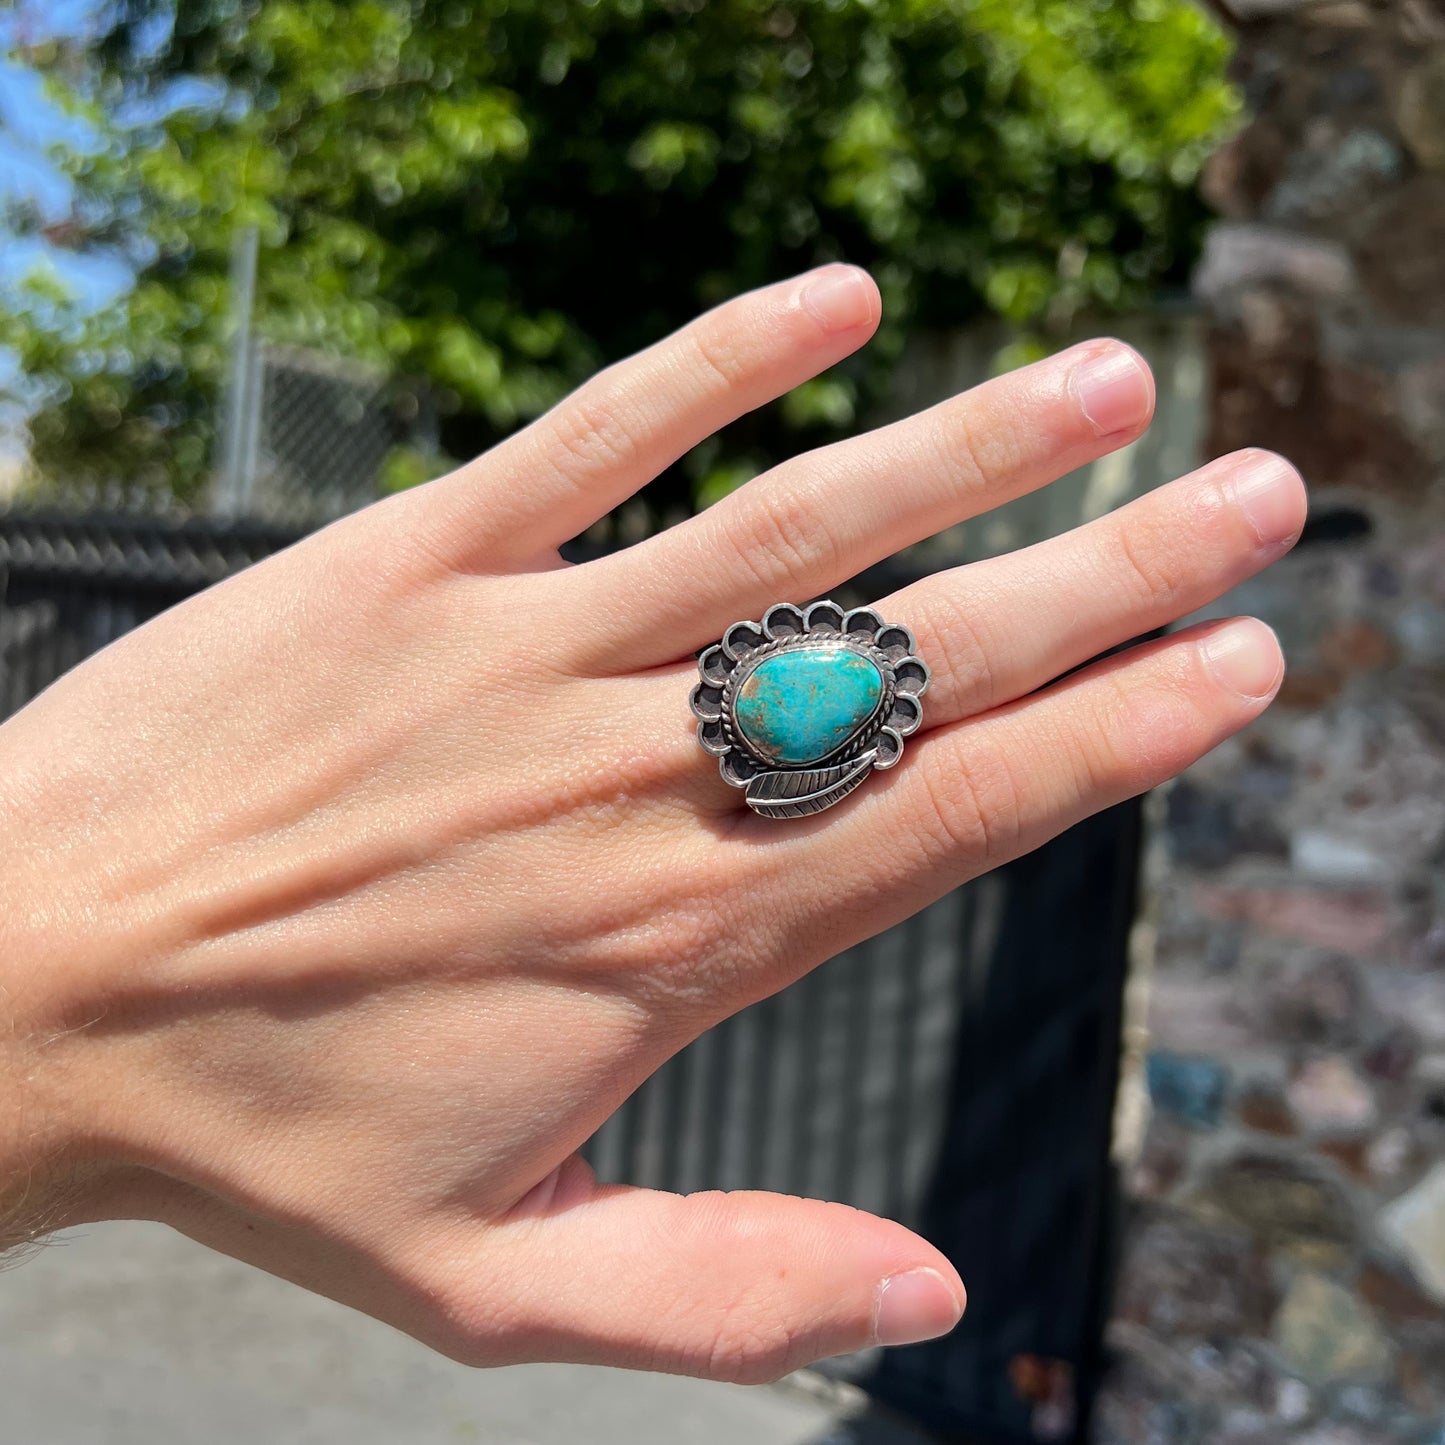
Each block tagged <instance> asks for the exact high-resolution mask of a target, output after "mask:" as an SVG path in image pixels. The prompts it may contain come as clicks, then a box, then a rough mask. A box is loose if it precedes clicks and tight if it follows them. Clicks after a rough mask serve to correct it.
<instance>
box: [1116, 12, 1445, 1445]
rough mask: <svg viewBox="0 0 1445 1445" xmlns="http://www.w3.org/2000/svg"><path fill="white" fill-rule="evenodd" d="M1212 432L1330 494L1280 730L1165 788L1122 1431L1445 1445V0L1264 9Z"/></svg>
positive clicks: (1240, 160) (1119, 1360) (1261, 732)
mask: <svg viewBox="0 0 1445 1445" xmlns="http://www.w3.org/2000/svg"><path fill="white" fill-rule="evenodd" d="M1231 11H1232V13H1231V15H1230V20H1231V23H1232V24H1234V25H1235V27H1236V29H1237V34H1238V40H1239V51H1238V56H1237V60H1236V68H1237V75H1238V78H1239V81H1240V83H1241V85H1242V87H1243V90H1244V93H1245V96H1246V99H1247V102H1248V105H1249V111H1250V116H1251V119H1250V120H1249V122H1248V124H1247V126H1246V128H1245V129H1244V130H1243V131H1242V133H1241V134H1240V135H1239V137H1238V138H1237V139H1236V140H1235V141H1234V142H1232V143H1231V144H1230V145H1229V146H1227V147H1226V148H1225V149H1224V150H1223V151H1222V152H1221V153H1220V154H1219V155H1218V156H1217V157H1216V158H1215V160H1214V162H1213V165H1212V167H1211V169H1210V171H1209V174H1208V178H1207V190H1208V194H1209V197H1210V199H1211V201H1212V202H1213V203H1214V205H1215V206H1216V207H1217V209H1218V211H1219V213H1220V215H1221V217H1222V219H1221V220H1220V221H1219V222H1218V223H1217V225H1216V227H1215V229H1214V231H1213V233H1212V235H1211V237H1210V240H1209V244H1208V246H1207V248H1206V253H1205V256H1204V258H1203V262H1202V264H1201V267H1200V270H1199V274H1198V291H1199V294H1200V297H1201V298H1202V300H1203V302H1204V304H1205V306H1206V309H1207V311H1208V313H1209V316H1210V318H1211V337H1210V342H1209V351H1210V356H1211V364H1212V372H1213V396H1212V407H1211V417H1210V448H1209V449H1210V450H1211V452H1220V451H1225V450H1229V449H1232V448H1234V447H1239V446H1246V445H1263V446H1270V447H1274V448H1276V449H1278V450H1280V451H1282V452H1284V453H1286V454H1287V455H1288V456H1290V457H1291V458H1292V459H1293V460H1294V461H1295V462H1296V463H1297V464H1298V465H1299V466H1300V467H1301V469H1302V471H1303V472H1304V474H1305V476H1306V478H1307V480H1308V481H1309V483H1310V485H1311V491H1312V504H1311V509H1312V510H1311V522H1310V526H1309V529H1308V531H1307V532H1306V535H1305V538H1304V539H1303V541H1302V543H1301V546H1300V547H1299V549H1298V550H1297V552H1296V553H1295V554H1294V555H1293V556H1292V557H1291V558H1289V559H1288V560H1287V561H1286V562H1284V563H1283V564H1282V565H1280V566H1279V567H1276V568H1274V569H1272V570H1271V572H1270V573H1269V574H1268V575H1267V576H1265V577H1263V578H1261V579H1259V580H1258V581H1256V582H1255V583H1252V584H1250V585H1248V586H1246V587H1244V588H1241V589H1240V590H1239V591H1238V592H1237V593H1236V594H1234V595H1233V596H1231V597H1230V598H1229V599H1227V600H1226V602H1225V603H1224V604H1222V605H1221V606H1220V607H1219V608H1217V609H1213V610H1214V611H1215V612H1216V613H1219V614H1223V613H1228V612H1235V611H1252V612H1256V613H1258V614H1259V615H1261V616H1263V617H1265V618H1266V619H1267V620H1269V621H1270V622H1271V623H1272V624H1274V625H1275V627H1276V628H1277V629H1278V631H1279V632H1280V634H1281V638H1282V640H1283V642H1284V645H1285V649H1286V652H1287V653H1288V656H1289V659H1290V672H1289V677H1288V680H1287V682H1286V684H1285V687H1284V691H1283V693H1282V695H1281V697H1280V700H1279V702H1278V704H1277V705H1276V706H1275V707H1274V708H1273V709H1271V710H1270V712H1269V713H1268V714H1267V715H1266V717H1265V718H1264V719H1262V720H1261V721H1260V722H1259V723H1258V724H1256V725H1255V726H1254V727H1252V728H1250V729H1249V730H1248V731H1247V732H1246V733H1245V734H1244V735H1242V736H1241V737H1239V738H1237V739H1236V740H1235V741H1234V742H1232V743H1231V744H1229V745H1228V746H1226V747H1225V748H1222V749H1220V750H1219V751H1218V752H1216V753H1215V754H1214V755H1213V756H1211V757H1210V758H1208V759H1206V760H1205V761H1204V762H1203V763H1201V764H1200V765H1199V766H1198V767H1196V768H1194V769H1193V770H1192V771H1191V772H1190V773H1189V774H1188V775H1187V776H1186V777H1185V778H1184V779H1182V780H1181V781H1180V782H1179V783H1178V784H1177V785H1176V786H1175V787H1174V788H1173V790H1172V791H1170V792H1169V793H1168V794H1167V795H1166V796H1165V797H1164V798H1163V799H1162V800H1161V802H1160V811H1161V814H1162V815H1163V816H1162V819H1161V827H1160V829H1159V833H1160V836H1161V839H1162V848H1161V852H1162V858H1161V859H1160V860H1159V866H1157V867H1156V869H1155V885H1154V889H1153V899H1152V908H1151V918H1152V927H1153V932H1154V935H1155V936H1154V939H1153V948H1152V954H1153V965H1152V976H1151V977H1150V978H1149V979H1148V980H1147V997H1148V1003H1147V1026H1148V1035H1147V1045H1146V1048H1147V1053H1146V1055H1145V1060H1146V1069H1145V1074H1146V1078H1147V1083H1148V1091H1149V1099H1150V1109H1149V1119H1148V1124H1147V1128H1146V1130H1145V1132H1144V1135H1143V1139H1142V1147H1141V1149H1140V1150H1139V1152H1138V1155H1137V1158H1136V1159H1135V1160H1134V1162H1133V1164H1132V1168H1131V1176H1130V1183H1131V1188H1132V1199H1131V1205H1130V1210H1129V1218H1128V1222H1127V1227H1126V1231H1125V1237H1124V1254H1123V1262H1122V1274H1121V1279H1120V1284H1119V1291H1118V1297H1117V1300H1116V1305H1115V1315H1114V1319H1113V1322H1112V1324H1111V1326H1110V1344H1111V1349H1112V1353H1113V1358H1114V1360H1115V1368H1114V1371H1113V1374H1112V1376H1111V1379H1110V1382H1109V1384H1108V1387H1107V1389H1106V1391H1105V1395H1104V1398H1103V1400H1102V1402H1101V1407H1100V1410H1099V1415H1098V1419H1097V1423H1096V1429H1095V1437H1096V1439H1098V1440H1101V1441H1108V1442H1118V1445H1136V1442H1137V1445H1143V1442H1150V1445H1196V1442H1199V1445H1204V1442H1210V1445H1213V1442H1221V1445H1222V1442H1238V1445H1245V1442H1250V1445H1253V1442H1261V1445H1262V1442H1265V1441H1301V1442H1306V1441H1307V1442H1309V1445H1355V1442H1358V1445H1374V1442H1381V1445H1383V1442H1419V1445H1424V1442H1431V1445H1445V876H1442V862H1445V4H1442V3H1440V0H1391V3H1380V4H1367V3H1363V0H1317V3H1314V4H1300V3H1297V0H1235V3H1234V4H1233V5H1232V7H1231Z"/></svg>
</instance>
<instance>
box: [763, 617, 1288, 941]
mask: <svg viewBox="0 0 1445 1445" xmlns="http://www.w3.org/2000/svg"><path fill="white" fill-rule="evenodd" d="M1283 677H1284V659H1283V657H1282V656H1281V654H1280V650H1279V644H1278V642H1277V641H1276V639H1275V636H1274V633H1273V632H1272V631H1271V630H1270V629H1269V628H1268V627H1267V626H1265V624H1264V623H1262V622H1259V621H1257V620H1256V619H1254V618H1248V617H1246V618H1236V619H1234V620H1232V621H1228V622H1223V623H1211V624H1206V625H1204V626H1200V627H1196V628H1191V629H1189V630H1187V631H1185V632H1181V633H1178V634H1176V635H1174V636H1172V637H1168V638H1164V639H1162V640H1160V641H1157V642H1150V643H1144V644H1142V645H1140V646H1138V647H1135V648H1132V649H1130V650H1129V651H1128V652H1125V653H1122V654H1119V655H1118V656H1115V657H1110V658H1108V659H1106V660H1104V661H1102V662H1098V663H1095V664H1094V665H1093V666H1092V667H1089V668H1086V669H1085V670H1083V671H1082V672H1079V673H1076V674H1074V675H1073V676H1071V677H1069V678H1067V679H1065V680H1063V681H1062V682H1058V683H1055V684H1054V685H1053V686H1052V687H1050V688H1048V689H1046V690H1045V691H1043V692H1040V693H1036V694H1034V695H1033V696H1031V697H1028V698H1024V699H1022V700H1021V701H1019V702H1016V703H1012V704H1010V705H1009V706H1007V707H1004V708H999V709H997V710H996V711H994V712H991V713H984V714H981V715H978V716H976V717H973V718H969V719H967V720H965V721H962V722H958V723H953V724H951V725H949V726H947V727H942V728H938V729H936V730H935V731H933V732H931V733H929V734H927V735H926V736H925V737H924V738H922V739H920V740H918V742H917V752H916V754H915V756H913V757H912V758H908V757H906V756H905V758H904V760H903V765H902V766H901V767H900V768H899V769H898V770H897V771H896V772H895V773H893V774H892V775H891V776H890V777H889V779H888V781H887V782H886V783H884V784H883V786H881V787H876V786H875V789H870V790H869V792H870V793H871V796H865V797H861V798H859V800H858V806H856V807H854V808H850V809H848V810H847V812H846V814H845V815H844V816H843V817H836V816H835V817H834V818H832V819H831V820H830V819H828V818H827V816H826V815H824V817H823V818H821V819H820V820H819V822H818V823H817V824H815V825H813V826H812V827H811V828H810V829H809V831H808V834H807V835H806V836H803V837H795V839H794V841H793V842H788V841H781V842H780V845H779V846H777V847H775V848H768V849H764V850H760V851H762V852H763V854H764V861H763V862H762V864H761V866H762V867H764V868H765V869H768V870H772V869H774V868H775V869H776V870H777V878H776V880H766V881H765V882H764V887H765V888H766V887H767V883H768V882H776V885H777V887H778V888H779V889H780V890H786V892H787V894H788V895H791V897H792V898H793V899H794V908H793V911H792V916H793V917H794V918H796V919H797V920H798V921H799V923H800V925H801V926H802V927H803V928H804V929H805V930H806V932H807V940H808V941H807V948H808V951H809V952H810V953H816V954H818V956H820V957H827V956H828V954H829V953H830V952H833V951H836V950H837V949H838V948H841V947H846V946H848V945H850V944H852V943H853V942H855V941H856V940H857V938H861V937H864V936H867V935H868V934H872V933H876V932H878V931H879V930H880V929H882V928H884V927H886V926H888V925H889V924H892V923H894V922H897V921H899V920H900V919H902V918H906V917H907V916H908V915H909V914H911V913H913V912H915V911H917V909H919V908H921V907H923V906H924V905H925V904H927V903H929V902H931V901H933V899H935V898H937V897H940V896H941V895H942V894H944V893H946V892H947V891H948V890H949V889H951V888H954V887H956V886H957V885H958V884H959V883H960V882H963V881H965V880H966V879H968V878H971V877H974V876H976V875H978V874H980V873H983V872H985V871H986V870H988V869H990V868H993V867H996V866H997V865H999V864H1001V863H1005V862H1008V861H1009V860H1010V859H1012V858H1016V857H1018V856H1020V855H1021V854H1024V853H1027V852H1029V851H1031V850H1032V849H1034V848H1037V847H1039V846H1040V845H1041V844H1043V843H1045V842H1047V841H1048V840H1049V839H1050V838H1052V837H1054V836H1055V835H1056V834H1058V833H1061V832H1063V830H1064V829H1065V828H1068V827H1070V826H1071V825H1073V824H1074V823H1077V822H1079V821H1081V820H1082V819H1084V818H1086V817H1088V816H1089V815H1090V814H1092V813H1097V812H1099V811H1101V810H1102V809H1104V808H1107V807H1110V806H1111V805H1113V804H1115V803H1120V802H1123V801H1124V800H1125V799H1127V798H1131V797H1134V796H1136V795H1137V794H1139V793H1142V792H1145V791H1147V790H1148V789H1149V788H1152V787H1154V786H1156V785H1157V784H1159V783H1162V782H1164V781H1166V780H1167V779H1169V778H1171V777H1173V776H1174V775H1175V774H1177V773H1180V772H1182V771H1183V770H1184V769H1185V768H1187V767H1188V766H1189V765H1190V764H1191V763H1193V762H1194V761H1195V760H1196V759H1198V758H1200V757H1202V756H1203V755H1204V754H1205V753H1207V752H1209V751H1210V749H1212V748H1214V747H1217V746H1218V745H1219V744H1220V743H1221V742H1223V741H1224V740H1225V739H1226V738H1228V737H1230V736H1232V735H1233V734H1234V733H1236V732H1237V731H1239V729H1240V728H1242V727H1244V726H1245V725H1246V724H1247V723H1249V722H1250V721H1252V720H1253V719H1254V718H1255V717H1257V716H1258V715H1259V714H1260V713H1261V712H1263V711H1264V709H1265V708H1266V707H1267V706H1268V705H1269V703H1270V701H1271V700H1272V699H1273V697H1274V695H1275V693H1276V692H1278V690H1279V685H1280V683H1281V681H1282V680H1283ZM913 746H914V744H910V748H912V747H913ZM794 843H795V844H796V848H795V847H794ZM803 855H807V856H803ZM814 855H816V856H814ZM810 879H811V880H816V888H817V896H816V897H809V898H807V899H806V900H804V899H800V898H798V890H799V889H800V888H803V887H807V886H808V884H807V882H806V880H810ZM840 885H841V886H840ZM840 897H842V898H848V899H852V900H856V905H857V906H856V908H855V907H853V906H849V907H847V908H846V909H841V910H840V909H839V907H838V900H839V898H840ZM820 926H821V927H822V929H823V930H824V931H825V932H827V933H829V934H830V936H829V937H827V938H819V937H818V929H819V927H820Z"/></svg>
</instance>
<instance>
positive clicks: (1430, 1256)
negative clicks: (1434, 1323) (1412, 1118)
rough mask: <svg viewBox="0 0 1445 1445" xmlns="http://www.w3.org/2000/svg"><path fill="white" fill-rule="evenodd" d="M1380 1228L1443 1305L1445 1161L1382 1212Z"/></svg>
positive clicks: (1444, 1278)
mask: <svg viewBox="0 0 1445 1445" xmlns="http://www.w3.org/2000/svg"><path fill="white" fill-rule="evenodd" d="M1380 1228H1381V1231H1382V1233H1383V1234H1384V1235H1385V1237H1386V1238H1387V1239H1388V1240H1390V1241H1391V1242H1392V1243H1393V1244H1395V1245H1396V1247H1397V1248H1399V1250H1400V1251H1401V1252H1402V1253H1403V1254H1404V1256H1405V1258H1406V1259H1407V1260H1408V1261H1409V1262H1410V1265H1411V1268H1412V1269H1413V1270H1414V1272H1415V1275H1416V1277H1417V1278H1418V1279H1419V1281H1420V1283H1421V1284H1422V1285H1423V1286H1424V1287H1425V1288H1426V1289H1427V1290H1429V1292H1430V1293H1431V1294H1432V1295H1433V1296H1434V1297H1435V1299H1436V1300H1438V1301H1439V1302H1440V1303H1441V1304H1442V1305H1445V1161H1442V1162H1440V1163H1438V1164H1436V1165H1435V1167H1434V1168H1433V1169H1431V1170H1430V1172H1429V1173H1428V1174H1426V1175H1425V1177H1424V1178H1423V1179H1422V1180H1420V1182H1419V1183H1418V1184H1416V1185H1415V1187H1414V1188H1413V1189H1410V1190H1408V1191H1407V1192H1406V1193H1404V1194H1402V1195H1401V1196H1400V1197H1399V1198H1398V1199H1396V1200H1395V1201H1394V1202H1393V1203H1392V1204H1390V1205H1389V1206H1388V1207H1387V1208H1386V1209H1385V1210H1383V1211H1382V1213H1381V1215H1380Z"/></svg>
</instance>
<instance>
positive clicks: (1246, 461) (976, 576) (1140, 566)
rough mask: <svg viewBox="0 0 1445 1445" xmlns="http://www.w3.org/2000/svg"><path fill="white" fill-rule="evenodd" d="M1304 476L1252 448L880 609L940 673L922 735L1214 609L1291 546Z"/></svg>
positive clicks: (929, 582)
mask: <svg viewBox="0 0 1445 1445" xmlns="http://www.w3.org/2000/svg"><path fill="white" fill-rule="evenodd" d="M1304 518H1305V491H1304V484H1303V483H1302V482H1301V480H1300V477H1299V473H1298V472H1296V471H1295V469H1294V468H1293V467H1292V466H1290V464H1289V463H1288V462H1286V461H1285V460H1284V459H1283V458H1282V457H1278V456H1276V455H1275V454H1274V453H1273V452H1263V451H1243V452H1237V453H1234V454H1233V455H1231V456H1227V457H1222V458H1220V459H1219V460H1218V461H1215V462H1212V463H1210V464H1209V465H1208V466H1206V467H1203V468H1201V469H1200V470H1199V471H1197V472H1194V473H1192V474H1191V475H1189V476H1187V477H1182V478H1180V479H1179V480H1178V481H1175V482H1171V483H1169V484H1168V485H1167V486H1163V487H1160V488H1158V489H1157V490H1156V491H1153V492H1151V493H1149V494H1148V495H1147V496H1145V497H1141V498H1140V499H1139V500H1137V501H1135V502H1131V503H1130V504H1129V505H1128V506H1125V507H1121V508H1120V509H1119V510H1118V511H1117V512H1112V513H1110V514H1109V515H1108V516H1106V517H1101V518H1099V519H1098V520H1097V521H1095V522H1090V523H1087V524H1086V525H1084V526H1082V527H1077V528H1075V529H1074V530H1073V531H1071V532H1066V533H1064V534H1063V535H1062V536H1059V537H1053V538H1050V539H1049V540H1048V541H1045V542H1040V543H1037V544H1036V545H1034V546H1032V547H1026V548H1024V549H1023V550H1021V551H1018V552H1013V553H1009V554H1008V555H1006V556H1002V557H996V558H991V559H989V560H988V561H984V562H974V563H971V564H969V565H967V566H964V567H958V568H955V569H953V570H952V571H948V572H941V573H936V574H935V575H934V576H932V577H928V578H925V579H924V580H923V581H921V582H917V583H914V584H913V585H911V586H909V587H906V588H904V589H903V590H902V591H899V592H896V593H894V594H893V595H892V596H891V597H887V598H884V599H883V600H882V601H880V602H879V603H878V606H877V610H878V613H879V615H880V616H882V617H884V618H885V619H887V620H888V621H889V622H897V623H902V624H903V625H904V626H906V627H908V628H910V629H911V630H912V632H913V634H914V637H915V639H916V641H917V644H918V645H917V651H918V654H919V656H921V657H923V658H924V659H925V660H927V662H928V664H929V667H930V668H931V669H932V683H931V685H930V688H929V693H928V696H927V699H926V701H925V707H924V725H925V726H927V727H937V726H939V725H941V724H944V723H949V722H954V721H956V720H957V719H959V718H963V717H970V716H972V715H973V714H975V713H981V712H987V711H989V710H990V709H991V708H995V707H1000V706H1002V705H1003V704H1005V703H1008V702H1012V701H1014V700H1015V699H1016V698H1020V697H1023V696H1024V695H1025V694H1026V693H1030V692H1033V691H1035V690H1036V689H1037V688H1040V687H1043V686H1044V685H1045V684H1047V683H1049V682H1052V681H1053V680H1054V679H1055V678H1057V677H1060V676H1062V675H1063V674H1064V673H1066V672H1068V671H1070V670H1071V669H1072V668H1075V667H1078V666H1079V665H1080V664H1081V663H1084V662H1087V661H1088V660H1089V659H1090V658H1092V657H1097V656H1099V655H1100V654H1101V653H1104V652H1107V651H1108V650H1109V649H1110V648H1113V647H1117V646H1119V645H1120V644H1121V643H1124V642H1128V641H1130V640H1131V639H1133V638H1136V637H1141V636H1143V635H1144V634H1145V633H1148V632H1152V631H1154V629H1156V628H1159V627H1165V626H1168V625H1169V624H1170V623H1172V622H1176V621H1177V620H1178V619H1179V618H1181V617H1185V616H1188V614H1189V613H1191V612H1194V611H1196V610H1198V609H1199V608H1200V607H1203V606H1205V605H1207V604H1208V603H1210V602H1213V601H1214V600H1215V599H1216V598H1218V597H1220V596H1221V595H1222V594H1223V593H1225V592H1227V591H1228V590H1229V589H1230V588H1231V587H1234V586H1237V585H1238V584H1239V583H1240V582H1242V581H1244V579H1245V578H1246V577H1249V576H1252V575H1253V574H1254V573H1255V572H1257V571H1259V570H1260V569H1261V568H1263V567H1266V566H1268V565H1269V564H1270V563H1271V562H1273V561H1275V560H1276V559H1277V558H1278V557H1280V556H1282V555H1283V554H1284V553H1285V552H1287V551H1288V550H1289V548H1290V547H1291V546H1293V545H1294V542H1295V540H1296V539H1297V538H1298V536H1299V534H1300V530H1301V528H1302V527H1303V526H1304Z"/></svg>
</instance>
